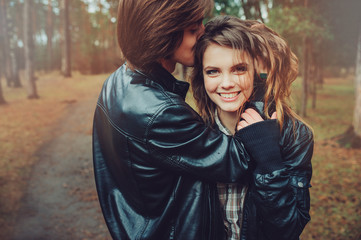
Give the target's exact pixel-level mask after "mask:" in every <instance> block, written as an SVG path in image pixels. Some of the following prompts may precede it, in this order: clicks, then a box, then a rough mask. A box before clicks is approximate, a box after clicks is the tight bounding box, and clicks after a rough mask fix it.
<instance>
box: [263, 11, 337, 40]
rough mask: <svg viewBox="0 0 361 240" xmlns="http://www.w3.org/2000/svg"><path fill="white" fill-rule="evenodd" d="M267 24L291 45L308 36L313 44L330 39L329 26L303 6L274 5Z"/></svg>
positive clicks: (320, 17)
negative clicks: (286, 6) (285, 6)
mask: <svg viewBox="0 0 361 240" xmlns="http://www.w3.org/2000/svg"><path fill="white" fill-rule="evenodd" d="M267 25H268V26H270V27H271V28H273V29H275V30H276V31H277V32H278V33H279V34H281V35H282V36H283V37H285V38H286V39H287V40H288V41H289V42H290V44H291V45H294V46H297V45H298V46H300V45H301V43H302V39H303V38H304V37H309V38H310V39H311V40H312V42H313V43H314V45H316V46H319V45H320V44H322V43H323V42H324V41H329V40H332V37H333V36H332V35H331V32H330V31H329V26H328V24H327V22H326V20H325V19H324V18H322V16H320V15H319V14H317V13H316V12H315V10H313V9H310V8H305V7H300V6H296V7H292V8H282V7H275V8H272V9H271V10H270V12H269V18H268V22H267Z"/></svg>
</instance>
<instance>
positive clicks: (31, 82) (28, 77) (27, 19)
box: [24, 0, 39, 99]
mask: <svg viewBox="0 0 361 240" xmlns="http://www.w3.org/2000/svg"><path fill="white" fill-rule="evenodd" d="M32 4H33V0H26V1H24V59H25V73H24V77H25V81H26V83H27V85H28V86H27V92H28V98H29V99H33V98H38V97H39V96H38V93H37V90H36V84H35V77H34V67H33V48H34V43H33V34H32V27H31V24H32V18H31V13H32V11H31V8H32V6H33V5H32Z"/></svg>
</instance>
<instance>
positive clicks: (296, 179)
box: [290, 176, 312, 213]
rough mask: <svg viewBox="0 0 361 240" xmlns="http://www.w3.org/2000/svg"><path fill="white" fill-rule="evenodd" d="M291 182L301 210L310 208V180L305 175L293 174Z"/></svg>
mask: <svg viewBox="0 0 361 240" xmlns="http://www.w3.org/2000/svg"><path fill="white" fill-rule="evenodd" d="M290 180H291V181H290V184H291V186H292V187H293V190H294V194H295V197H296V201H297V206H298V207H299V208H300V210H303V211H306V212H307V213H308V211H309V210H310V190H309V188H311V187H312V186H311V184H310V182H309V181H308V178H307V177H305V176H291V179H290Z"/></svg>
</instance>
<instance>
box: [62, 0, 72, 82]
mask: <svg viewBox="0 0 361 240" xmlns="http://www.w3.org/2000/svg"><path fill="white" fill-rule="evenodd" d="M61 4H62V6H61V11H62V22H63V31H64V32H63V37H64V39H63V49H62V60H61V70H62V73H63V75H64V77H71V61H70V59H71V58H70V42H71V39H70V31H69V1H68V0H61Z"/></svg>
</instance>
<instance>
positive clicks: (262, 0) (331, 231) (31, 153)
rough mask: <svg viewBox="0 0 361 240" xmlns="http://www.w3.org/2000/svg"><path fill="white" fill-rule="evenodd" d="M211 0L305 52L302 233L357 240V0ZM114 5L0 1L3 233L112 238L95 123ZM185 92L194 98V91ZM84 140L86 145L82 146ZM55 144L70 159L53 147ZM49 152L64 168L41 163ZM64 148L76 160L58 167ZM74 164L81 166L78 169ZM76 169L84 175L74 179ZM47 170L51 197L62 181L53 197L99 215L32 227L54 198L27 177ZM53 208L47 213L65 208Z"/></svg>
mask: <svg viewBox="0 0 361 240" xmlns="http://www.w3.org/2000/svg"><path fill="white" fill-rule="evenodd" d="M214 2H215V4H214V9H213V13H212V16H216V15H221V14H227V15H235V16H238V17H240V18H242V19H257V20H259V21H260V22H263V23H265V24H266V25H268V26H269V27H271V28H273V29H274V30H276V31H277V32H278V33H280V34H281V35H282V36H283V37H284V38H285V39H286V40H287V41H288V43H289V44H290V46H291V48H292V50H293V51H294V52H295V53H296V55H297V56H298V58H299V61H300V62H299V63H300V66H299V77H298V78H297V80H296V81H295V83H294V84H293V93H292V99H293V101H292V104H293V106H294V109H295V110H296V112H297V113H298V114H299V115H301V116H302V117H303V118H304V119H305V121H306V122H308V123H309V124H310V125H311V126H312V127H313V128H314V131H315V152H314V158H313V167H314V173H313V178H312V186H313V187H312V188H311V217H312V220H311V222H310V223H309V224H308V225H307V227H306V229H305V231H304V233H303V234H302V239H353V240H356V239H361V182H360V172H361V1H360V0H343V1H340V0H215V1H214ZM117 5H118V1H117V0H93V1H91V0H72V1H70V0H0V238H1V239H48V238H44V236H48V235H47V234H48V233H50V232H51V233H52V234H53V235H52V236H53V237H51V238H50V239H109V235H107V230H106V227H105V225H104V222H103V220H102V216H101V212H100V210H99V209H98V205H97V196H96V192H95V187H94V183H93V181H94V180H93V175H92V164H91V124H92V114H93V110H94V108H95V104H96V99H97V94H98V93H99V91H100V88H101V85H102V83H103V81H104V80H105V79H106V78H107V76H108V75H109V74H110V73H111V72H112V71H114V70H115V69H116V68H117V67H119V66H120V65H121V63H122V59H121V56H120V51H119V49H118V46H117V40H116V33H115V30H116V14H117ZM212 16H211V17H212ZM188 70H190V69H188ZM174 75H176V76H177V77H178V78H180V79H184V80H186V78H187V69H185V68H183V67H182V66H178V67H177V69H176V72H175V73H174ZM187 102H188V103H189V104H190V105H191V106H194V104H193V100H192V94H191V92H190V93H189V94H188V96H187ZM71 117H77V118H74V119H72V118H71ZM69 121H70V122H69ZM70 125H71V126H70ZM65 134H67V135H65ZM71 134H74V135H71ZM70 135H71V136H70ZM63 138H65V139H63ZM78 138H79V139H78ZM55 140H56V141H55ZM78 140H79V141H78ZM77 141H78V142H77ZM52 144H53V145H52ZM76 144H78V145H76ZM83 145H86V146H87V147H88V148H86V149H85V150H81V149H80V147H75V146H83ZM59 146H63V147H64V148H63V150H61V151H64V152H66V153H67V156H66V157H64V156H55V155H56V154H55V153H54V154H52V153H53V152H54V151H55V152H57V153H58V152H59V151H60V150H59ZM69 147H71V148H69ZM81 151H84V152H81ZM44 152H46V154H47V157H44ZM49 156H52V157H49ZM74 156H76V157H74ZM50 158H51V159H53V158H54V159H53V160H52V161H54V162H53V163H52V165H51V168H52V169H53V171H54V172H56V173H57V174H58V175H57V174H49V172H47V171H45V170H44V169H43V168H44V164H45V165H46V164H49V161H50V160H49V161H48V159H50ZM67 158H69V160H68V161H69V164H72V163H74V162H76V163H77V164H78V165H64V166H60V165H58V164H59V162H63V161H62V160H64V159H67ZM74 159H76V160H78V161H74ZM47 161H48V162H47ZM64 162H65V161H64ZM79 164H80V165H79ZM40 167H43V168H42V170H39V169H40ZM67 169H68V170H69V171H68V172H67ZM74 169H78V170H79V171H78V172H71V174H70V170H71V171H74ZM57 171H58V172H57ZM42 174H45V175H42ZM75 175H76V176H78V177H82V178H79V179H78V180H77V181H76V182H73V181H72V178H74V176H75ZM59 176H61V177H63V178H60V177H59ZM36 177H38V178H40V180H39V179H34V178H36ZM41 179H46V180H44V181H45V182H46V181H49V182H51V181H54V183H56V184H58V185H57V186H58V187H54V186H55V185H54V186H53V187H51V188H49V192H47V193H46V194H44V195H47V196H50V195H51V194H55V192H57V191H58V190H59V189H61V190H62V191H63V195H61V196H60V195H57V196H53V198H63V200H64V201H67V200H69V199H72V200H71V201H72V202H74V201H78V202H82V203H84V204H93V205H89V207H87V209H93V208H97V210H96V212H91V211H90V212H88V213H89V216H90V215H96V217H95V216H93V217H94V218H95V220H94V221H95V222H89V221H88V222H87V223H86V224H85V223H84V225H77V224H83V222H85V220H84V219H83V218H82V217H79V216H81V215H82V214H84V212H85V211H88V210H87V209H80V208H78V207H74V210H73V211H71V212H72V214H75V215H74V216H73V215H72V218H71V220H66V217H65V216H63V217H62V218H61V219H62V220H61V221H62V222H63V223H62V224H63V225H62V228H61V227H60V225H59V226H58V227H57V229H58V231H56V232H52V231H55V230H54V229H53V228H52V229H53V230H49V228H46V227H43V228H41V229H38V228H37V227H35V226H30V225H28V224H29V222H31V221H37V220H34V219H35V216H36V215H38V213H39V212H40V210H39V209H42V206H43V205H44V204H47V203H49V201H50V202H51V199H50V200H49V199H47V198H46V197H42V194H38V193H36V194H35V193H34V192H32V187H31V186H32V185H31V184H35V185H37V186H38V187H40V188H41V189H45V188H46V186H42V184H43V183H42V182H44V181H41ZM36 181H37V182H36ZM64 190H65V191H64ZM59 191H60V190H59ZM59 191H58V192H57V194H59ZM35 195H36V196H40V197H39V199H38V200H34V198H35ZM30 198H31V199H33V200H34V201H33V203H29V199H30ZM42 201H43V202H42ZM47 201H48V202H47ZM34 202H35V203H34ZM37 203H38V205H40V206H37V207H35V206H34V204H35V205H36V204H37ZM49 204H50V203H49ZM69 205H71V203H69ZM67 206H68V205H67ZM57 207H58V206H57V205H56V204H55V203H53V206H52V208H57ZM29 208H31V209H32V211H33V212H31V211H30V212H31V214H30V215H31V217H34V219H32V218H29ZM64 208H66V207H64ZM34 209H35V210H34ZM79 209H80V210H79ZM63 210H64V209H63ZM48 212H49V211H48V210H46V209H45V210H43V213H42V214H43V215H41V216H40V218H42V219H43V220H45V219H46V218H47V217H49V219H50V218H53V220H54V214H59V215H61V214H62V213H61V211H60V210H59V212H58V213H54V212H52V213H51V214H52V216H48V215H49V214H50V213H49V214H48V215H47V213H48ZM76 214H78V215H76ZM24 215H27V216H28V217H24ZM63 215H68V217H69V215H70V213H69V212H66V211H64V214H63ZM38 217H39V216H38ZM19 219H25V220H23V221H20V220H19ZM53 220H52V221H53ZM46 221H47V220H46ZM61 221H60V220H59V218H58V220H56V219H55V220H54V222H52V224H53V226H55V225H56V224H57V223H59V222H61ZM48 222H51V221H50V220H49V221H48ZM64 222H65V223H64ZM39 224H41V223H39ZM54 224H55V225H54ZM36 225H37V224H36ZM74 226H79V227H74ZM29 228H30V229H33V230H34V233H31V234H29V232H28V234H27V235H26V237H25V238H24V236H25V235H22V234H21V232H22V231H23V232H24V231H29ZM54 228H56V227H54ZM64 229H65V230H64ZM74 232H78V233H77V234H75V233H74ZM32 234H33V235H32ZM36 234H40V235H36ZM41 234H43V235H41ZM62 234H63V235H62ZM36 236H38V237H36ZM41 236H43V237H41Z"/></svg>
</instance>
